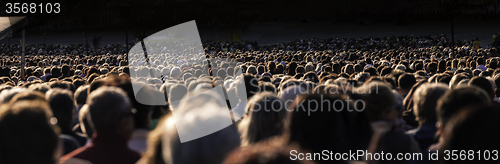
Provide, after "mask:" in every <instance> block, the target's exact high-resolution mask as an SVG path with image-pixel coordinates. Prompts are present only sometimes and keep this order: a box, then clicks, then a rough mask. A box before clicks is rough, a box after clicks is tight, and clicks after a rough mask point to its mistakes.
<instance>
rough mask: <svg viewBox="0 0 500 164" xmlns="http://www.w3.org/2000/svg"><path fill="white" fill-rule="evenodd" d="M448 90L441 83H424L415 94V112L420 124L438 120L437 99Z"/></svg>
mask: <svg viewBox="0 0 500 164" xmlns="http://www.w3.org/2000/svg"><path fill="white" fill-rule="evenodd" d="M446 91H448V86H446V85H445V84H441V83H424V84H422V85H420V86H419V87H418V88H417V89H416V91H415V93H414V94H413V112H414V113H415V116H416V119H417V121H418V122H419V123H420V124H424V123H431V122H435V121H436V104H437V100H438V99H439V98H440V97H441V96H442V95H443V94H444V93H445V92H446Z"/></svg>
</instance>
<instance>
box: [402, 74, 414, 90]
mask: <svg viewBox="0 0 500 164" xmlns="http://www.w3.org/2000/svg"><path fill="white" fill-rule="evenodd" d="M415 83H417V81H416V79H415V76H413V75H412V74H409V73H404V74H402V75H400V76H399V79H398V85H399V86H398V87H399V89H401V90H404V91H409V90H410V89H411V87H413V85H414V84H415Z"/></svg>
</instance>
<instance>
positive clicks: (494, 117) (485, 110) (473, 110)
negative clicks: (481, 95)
mask: <svg viewBox="0 0 500 164" xmlns="http://www.w3.org/2000/svg"><path fill="white" fill-rule="evenodd" d="M464 108H467V109H463V110H461V112H460V113H458V114H457V115H456V117H454V118H453V119H451V120H450V121H449V123H448V124H449V126H448V127H447V128H446V129H445V133H446V134H447V135H446V136H445V138H444V142H443V144H442V147H441V149H440V151H445V150H457V151H458V152H462V151H466V152H468V153H469V154H470V152H469V151H475V153H477V151H481V155H483V153H484V154H490V153H492V154H495V151H496V150H497V149H498V147H500V140H498V137H499V136H498V133H497V132H498V131H500V126H498V115H500V111H499V110H498V108H495V107H490V106H484V105H479V106H466V107H464ZM483 151H484V152H483ZM473 153H474V152H473ZM443 157H444V156H442V157H440V160H441V161H442V163H446V164H448V163H470V162H471V161H462V160H456V161H446V160H444V158H443ZM486 158H489V155H486V156H484V157H483V158H481V159H486ZM468 159H469V160H475V161H479V158H470V157H468ZM481 163H482V162H481ZM487 163H488V162H487ZM494 163H496V162H494Z"/></svg>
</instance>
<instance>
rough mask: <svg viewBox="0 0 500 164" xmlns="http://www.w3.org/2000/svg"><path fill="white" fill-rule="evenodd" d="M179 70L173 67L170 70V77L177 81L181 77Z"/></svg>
mask: <svg viewBox="0 0 500 164" xmlns="http://www.w3.org/2000/svg"><path fill="white" fill-rule="evenodd" d="M181 73H182V71H181V69H180V68H179V67H174V68H172V70H170V77H172V78H175V79H178V78H180V76H181Z"/></svg>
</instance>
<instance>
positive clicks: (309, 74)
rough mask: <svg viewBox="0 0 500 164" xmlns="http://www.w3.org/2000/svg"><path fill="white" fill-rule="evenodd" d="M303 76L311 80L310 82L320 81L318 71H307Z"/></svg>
mask: <svg viewBox="0 0 500 164" xmlns="http://www.w3.org/2000/svg"><path fill="white" fill-rule="evenodd" d="M302 78H303V79H304V80H305V81H310V82H313V83H318V82H319V78H318V75H316V73H314V72H307V73H306V74H305V75H304V76H303V77H302Z"/></svg>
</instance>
